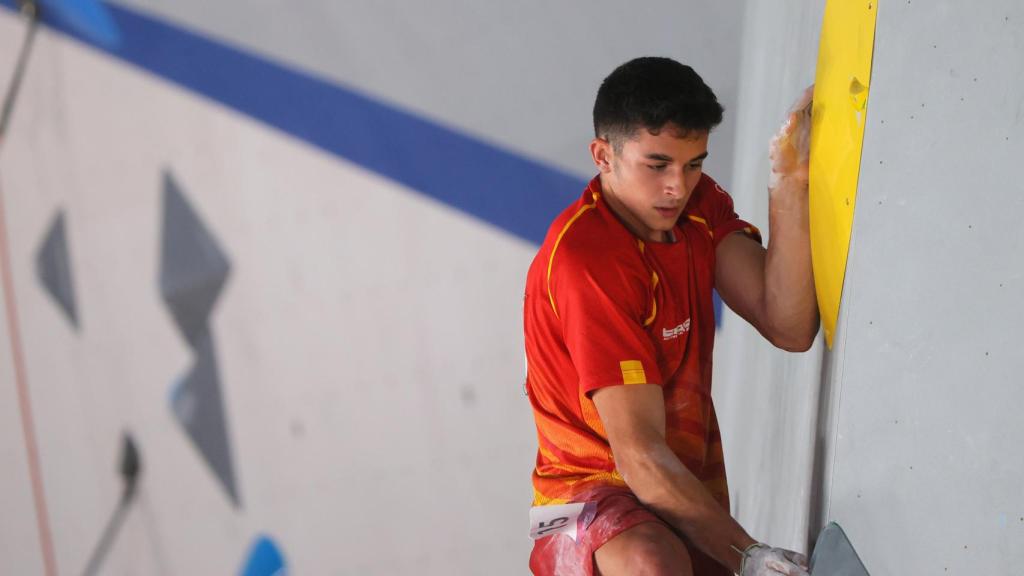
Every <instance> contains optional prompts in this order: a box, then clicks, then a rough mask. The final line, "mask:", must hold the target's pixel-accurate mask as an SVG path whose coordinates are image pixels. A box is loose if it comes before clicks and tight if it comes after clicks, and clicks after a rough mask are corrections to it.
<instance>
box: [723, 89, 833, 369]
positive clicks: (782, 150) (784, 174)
mask: <svg viewBox="0 0 1024 576" xmlns="http://www.w3.org/2000/svg"><path fill="white" fill-rule="evenodd" d="M812 94H813V86H812V87H811V88H808V89H807V90H806V91H805V92H804V94H803V96H802V97H801V99H800V100H799V101H798V102H797V103H796V105H795V106H794V107H793V109H792V110H791V111H790V115H789V118H788V119H787V121H786V123H785V125H783V127H782V129H781V130H780V131H779V134H778V135H777V136H776V137H775V138H774V139H773V140H772V144H771V148H770V149H771V154H770V155H771V160H772V178H771V182H770V184H769V186H768V189H769V198H768V226H769V239H768V249H767V250H765V249H764V248H762V247H761V245H760V244H758V243H757V242H754V241H753V240H751V239H750V238H747V237H745V236H743V235H741V234H735V233H734V234H730V235H729V236H727V237H725V238H723V239H722V240H721V242H719V244H718V248H717V249H716V250H715V259H716V261H717V263H716V265H715V283H716V285H717V288H718V293H719V294H720V295H721V296H722V299H723V300H724V301H725V303H726V304H728V305H729V307H730V308H732V309H733V310H734V311H736V313H737V314H739V315H740V316H742V317H743V318H745V319H746V320H747V321H748V322H750V323H751V324H753V325H754V327H755V328H757V329H758V331H760V332H761V334H763V335H764V336H765V338H767V339H768V340H769V341H771V342H772V344H775V345H776V346H778V347H779V348H783V349H785V350H789V351H790V352H803V351H805V350H807V349H808V348H810V347H811V345H812V344H813V343H814V337H815V336H816V335H817V334H818V302H817V296H816V294H815V292H814V273H813V271H812V268H811V231H810V202H809V198H808V187H807V184H808V152H809V148H810V123H811V114H810V112H811V95H812Z"/></svg>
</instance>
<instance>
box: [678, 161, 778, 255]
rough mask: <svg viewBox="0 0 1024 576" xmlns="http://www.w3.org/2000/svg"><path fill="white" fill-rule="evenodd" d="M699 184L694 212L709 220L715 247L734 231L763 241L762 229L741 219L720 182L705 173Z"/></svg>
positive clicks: (708, 223)
mask: <svg viewBox="0 0 1024 576" xmlns="http://www.w3.org/2000/svg"><path fill="white" fill-rule="evenodd" d="M698 186H699V190H698V192H699V195H698V198H697V200H698V202H697V203H696V204H697V205H696V206H695V210H694V212H697V213H698V215H699V216H700V217H701V218H703V219H705V220H706V221H707V225H708V227H709V228H710V229H711V237H712V241H713V242H714V245H715V248H717V247H718V243H719V242H721V241H722V239H723V238H725V237H726V236H728V235H729V234H732V233H733V232H743V233H744V234H746V235H747V236H749V237H751V238H753V239H754V240H756V241H757V242H758V243H759V244H760V243H761V242H762V240H761V231H760V230H758V229H757V227H756V226H754V225H753V224H751V223H749V222H747V221H745V220H741V219H740V217H739V216H738V215H737V214H736V209H735V207H734V206H733V202H732V197H731V196H729V193H728V192H726V191H725V189H724V188H722V187H721V186H719V185H718V182H715V181H714V180H713V179H712V178H711V177H710V176H708V175H706V174H704V175H702V176H701V181H700V184H699V185H698Z"/></svg>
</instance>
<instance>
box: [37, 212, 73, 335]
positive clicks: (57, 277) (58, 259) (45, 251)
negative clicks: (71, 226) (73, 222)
mask: <svg viewBox="0 0 1024 576" xmlns="http://www.w3.org/2000/svg"><path fill="white" fill-rule="evenodd" d="M36 274H37V275H38V276H39V281H40V282H42V284H43V287H44V288H46V291H47V292H48V293H49V294H50V296H52V297H53V299H54V301H55V302H56V303H57V305H58V306H60V309H61V310H62V311H63V312H64V316H65V317H67V319H68V321H69V322H71V325H72V326H74V328H75V329H76V330H77V329H78V312H77V308H76V307H75V283H74V280H73V277H72V276H71V258H70V256H69V252H68V240H67V233H66V232H65V227H64V211H63V210H60V211H58V212H57V215H56V216H55V217H54V219H53V223H52V224H51V225H50V229H49V231H48V232H47V233H46V238H45V239H44V240H43V244H42V246H40V247H39V251H38V252H37V253H36Z"/></svg>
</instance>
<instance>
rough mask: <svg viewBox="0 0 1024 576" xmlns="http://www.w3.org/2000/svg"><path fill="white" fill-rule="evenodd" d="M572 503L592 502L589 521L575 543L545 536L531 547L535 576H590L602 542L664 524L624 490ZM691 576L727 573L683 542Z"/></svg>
mask: <svg viewBox="0 0 1024 576" xmlns="http://www.w3.org/2000/svg"><path fill="white" fill-rule="evenodd" d="M575 500H576V502H596V503H597V509H596V512H595V513H594V515H593V516H592V517H591V518H588V517H586V515H584V517H583V518H581V519H580V521H579V523H578V525H577V534H576V541H575V542H574V541H573V539H572V538H570V537H569V536H568V535H567V534H555V535H552V536H547V537H545V538H541V539H539V540H535V541H534V543H533V552H532V553H531V554H530V571H531V572H533V574H535V575H536V576H593V575H594V570H595V567H594V552H596V551H597V549H598V548H600V547H601V546H603V545H604V544H605V543H606V542H608V541H609V540H611V539H612V538H615V537H616V536H618V535H619V534H621V533H622V532H625V531H626V530H629V529H630V528H632V527H634V526H636V525H637V524H642V523H644V522H658V523H660V524H663V525H665V526H668V525H667V524H665V522H664V521H663V520H662V519H661V518H659V517H657V516H656V515H655V514H654V513H653V512H651V511H650V510H648V509H647V508H646V507H645V506H644V505H643V504H641V503H640V501H639V500H637V498H636V496H634V495H633V493H632V492H630V491H629V490H628V489H626V488H618V487H614V486H604V487H601V488H597V489H595V490H593V491H591V492H588V493H585V494H582V495H580V497H579V498H576V499H575ZM684 544H686V549H687V551H689V553H690V560H691V562H692V565H693V573H694V576H731V574H732V573H731V572H729V570H728V569H726V568H725V567H723V566H722V565H720V564H718V563H717V562H715V561H714V560H712V559H711V558H710V557H708V556H707V555H705V554H704V553H703V552H701V551H700V550H697V548H696V547H695V546H694V545H693V544H691V543H689V542H686V541H685V540H684Z"/></svg>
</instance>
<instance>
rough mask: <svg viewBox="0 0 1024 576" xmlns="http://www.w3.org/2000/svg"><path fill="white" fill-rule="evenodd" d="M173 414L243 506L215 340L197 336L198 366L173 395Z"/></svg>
mask: <svg viewBox="0 0 1024 576" xmlns="http://www.w3.org/2000/svg"><path fill="white" fill-rule="evenodd" d="M171 410H172V411H173V412H174V416H175V417H176V418H177V419H178V422H180V423H181V425H182V427H184V428H185V431H186V432H187V433H188V435H189V438H191V439H192V443H193V444H194V445H195V447H196V449H198V450H199V453H200V454H201V455H202V456H203V459H204V460H205V461H206V463H207V465H208V466H209V467H210V470H211V471H212V472H213V473H214V475H215V476H216V477H217V480H219V481H220V484H221V486H223V487H224V490H225V491H226V492H227V494H228V496H229V497H230V498H231V501H232V502H233V503H234V505H235V506H236V507H237V506H239V505H240V501H239V496H238V487H237V484H236V482H235V470H234V466H233V465H232V460H231V443H230V441H229V439H228V426H227V421H226V418H225V414H224V401H223V398H222V396H221V390H220V376H219V374H218V371H217V358H216V353H215V350H214V347H213V340H212V339H211V337H210V333H209V331H208V330H203V331H201V332H200V333H199V334H197V335H196V347H195V364H193V366H192V369H191V370H190V371H189V372H188V374H186V375H185V376H184V377H182V379H181V380H180V381H179V382H178V383H177V385H175V387H174V388H173V389H172V391H171Z"/></svg>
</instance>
